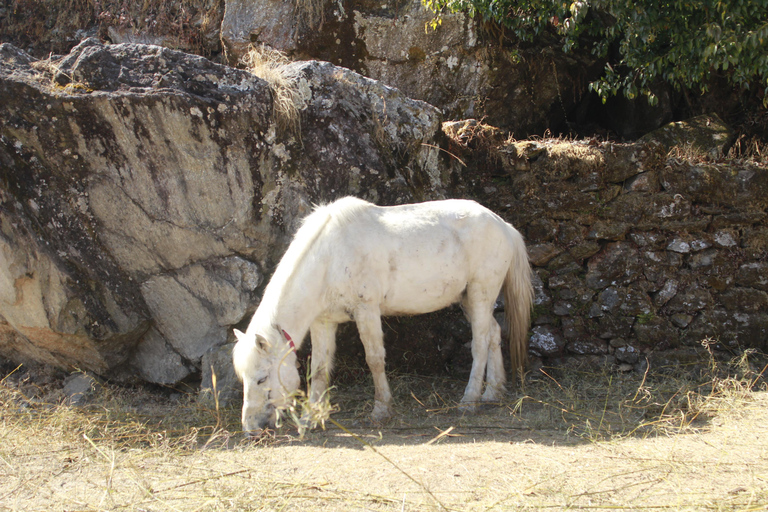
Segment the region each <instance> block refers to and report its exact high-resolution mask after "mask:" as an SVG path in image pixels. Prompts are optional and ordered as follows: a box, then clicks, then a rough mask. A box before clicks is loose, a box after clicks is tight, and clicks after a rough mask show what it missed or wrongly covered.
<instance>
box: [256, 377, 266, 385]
mask: <svg viewBox="0 0 768 512" xmlns="http://www.w3.org/2000/svg"><path fill="white" fill-rule="evenodd" d="M265 382H267V378H266V377H262V378H261V379H259V380H258V382H256V384H257V385H259V386H261V385H262V384H264V383H265Z"/></svg>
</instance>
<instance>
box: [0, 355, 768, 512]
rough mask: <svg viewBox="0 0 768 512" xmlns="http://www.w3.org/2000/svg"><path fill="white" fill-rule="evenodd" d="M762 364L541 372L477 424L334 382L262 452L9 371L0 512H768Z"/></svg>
mask: <svg viewBox="0 0 768 512" xmlns="http://www.w3.org/2000/svg"><path fill="white" fill-rule="evenodd" d="M763 364H764V362H763V361H762V360H760V359H759V358H758V356H757V355H754V354H748V355H747V356H744V357H742V358H741V359H739V360H736V361H733V362H729V363H718V362H716V360H715V359H714V357H709V356H708V354H707V353H706V352H704V353H703V358H702V360H701V361H700V362H699V363H698V364H696V365H691V366H670V367H665V368H651V370H650V371H649V372H647V373H646V374H645V375H639V374H634V373H633V374H618V373H611V372H610V371H605V372H603V371H598V372H596V371H595V370H590V369H589V368H580V367H579V366H578V365H569V366H567V367H562V368H545V369H543V371H540V372H537V373H535V374H533V375H531V376H529V379H528V382H527V385H526V389H525V393H519V394H517V395H511V396H510V397H509V399H508V400H506V401H505V402H503V403H499V404H496V405H494V406H489V407H486V408H484V409H481V410H480V411H479V412H478V413H477V414H473V415H462V414H461V413H460V412H459V411H458V409H457V408H456V403H455V400H456V399H458V398H459V397H460V395H461V392H462V390H463V385H464V381H463V380H461V381H458V380H452V379H448V378H443V377H440V378H437V377H433V378H428V377H419V376H411V375H393V376H392V379H391V383H392V385H393V393H394V394H395V397H396V400H397V411H398V413H399V414H398V416H397V418H396V419H394V420H392V421H391V422H390V423H389V424H388V425H386V426H384V427H375V426H372V425H371V424H370V423H369V422H368V419H367V414H368V412H369V411H370V409H371V402H372V389H371V387H372V386H371V384H370V382H369V378H366V379H363V380H353V379H345V381H344V382H340V383H338V389H336V390H334V392H333V402H334V403H335V404H336V405H337V406H338V408H339V411H338V412H337V413H335V414H334V415H333V416H332V423H328V424H327V429H326V430H315V431H313V432H311V433H309V434H307V436H306V437H305V438H304V439H300V438H298V436H296V435H295V431H294V430H291V428H289V427H287V426H286V427H283V428H282V429H281V430H279V431H278V432H277V433H276V434H275V435H274V436H273V437H271V438H265V439H262V440H261V441H260V442H258V443H250V442H247V441H246V440H245V439H243V437H242V436H241V435H240V434H239V433H238V432H237V429H238V428H239V425H238V416H239V411H237V410H236V409H233V408H228V409H227V408H225V409H221V410H217V409H215V408H212V407H205V406H203V405H202V401H201V402H198V400H197V399H196V396H195V395H193V394H185V393H177V392H173V393H168V392H165V393H158V392H157V391H156V390H155V391H149V390H145V389H126V388H120V387H116V386H111V385H107V386H105V387H104V388H102V389H101V390H99V391H98V392H97V394H96V395H95V396H94V397H93V398H91V400H90V401H89V402H88V404H87V405H86V406H81V407H74V406H67V405H63V404H64V401H63V397H62V396H61V391H60V390H59V387H60V384H58V383H57V382H55V381H54V382H52V383H50V384H48V385H46V386H44V387H36V386H34V385H32V383H31V382H29V381H25V380H24V379H22V378H20V377H19V376H20V372H21V370H19V371H17V372H15V373H13V374H12V375H10V376H9V377H7V378H6V379H4V380H3V382H2V384H0V414H1V419H0V510H184V511H190V510H525V509H541V508H551V509H571V508H592V509H617V508H618V509H637V510H646V509H670V510H764V509H765V507H766V506H768V435H766V434H768V432H767V430H768V393H766V392H765V391H764V390H763V387H764V385H763V383H762V377H761V372H762V370H763Z"/></svg>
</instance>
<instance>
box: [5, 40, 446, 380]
mask: <svg viewBox="0 0 768 512" xmlns="http://www.w3.org/2000/svg"><path fill="white" fill-rule="evenodd" d="M54 64H55V65H52V64H51V63H50V62H49V61H35V60H34V59H32V58H31V57H30V56H29V55H27V54H25V53H24V52H22V51H20V50H18V49H16V48H14V47H13V46H11V45H8V44H3V45H0V123H1V124H0V175H1V176H2V184H1V185H0V201H2V208H1V209H0V226H1V227H2V233H0V316H2V324H0V325H1V326H2V329H0V331H1V332H2V335H0V339H1V341H0V355H2V356H4V357H7V358H13V359H16V360H37V361H43V362H48V363H53V364H56V365H58V366H61V367H68V368H74V367H78V368H82V369H84V370H92V371H94V372H96V373H98V374H101V375H109V376H110V377H123V378H132V377H133V376H138V377H140V378H143V379H144V380H148V381H151V382H157V383H172V382H177V381H179V380H180V379H183V378H184V377H186V376H187V375H188V374H189V373H190V372H196V371H198V370H199V368H200V365H201V360H202V358H203V356H204V355H205V354H207V353H208V352H209V351H210V350H211V349H213V348H215V347H217V346H220V345H223V344H225V343H226V342H227V341H228V338H229V333H230V332H231V326H232V325H234V324H238V323H239V322H242V321H244V319H247V317H248V315H249V314H250V313H251V312H252V311H253V309H254V306H255V304H257V302H258V296H259V292H260V287H261V286H263V285H264V283H265V281H266V280H265V277H267V276H268V274H269V272H270V271H271V269H272V268H273V267H274V265H275V264H276V263H277V261H278V259H279V257H280V256H281V255H282V252H283V251H284V249H285V247H286V244H287V243H288V241H289V240H290V236H291V234H292V233H293V231H294V230H295V228H296V227H297V225H298V222H299V220H300V218H301V217H302V216H303V215H304V214H306V213H308V212H309V211H310V209H311V207H312V204H313V203H319V202H323V201H329V200H332V199H335V198H337V197H340V196H344V195H348V194H354V195H358V196H361V197H365V198H368V199H370V200H374V201H376V202H378V203H382V204H387V203H390V204H391V203H400V202H407V201H411V200H413V199H414V198H415V197H418V198H435V197H442V195H443V188H444V183H443V182H444V179H446V178H447V177H448V176H447V175H446V174H444V173H441V171H440V167H439V166H438V163H439V160H438V155H437V150H436V149H434V148H433V147H432V146H434V144H435V142H436V141H435V137H436V136H437V135H438V134H439V131H440V121H441V119H440V115H439V113H438V111H437V110H436V109H435V108H433V107H431V106H429V105H427V104H425V103H421V102H418V101H413V100H410V99H408V98H406V97H405V96H403V95H402V94H401V93H399V92H398V91H396V90H394V89H391V88H388V87H386V86H384V85H382V84H380V83H378V82H374V81H372V80H369V79H365V78H363V77H361V76H359V75H357V74H355V73H353V72H351V71H349V70H346V69H342V68H337V67H335V66H333V65H331V64H327V63H317V62H307V63H296V64H293V66H294V69H293V72H292V76H293V77H295V84H294V86H295V87H296V90H297V91H299V92H300V94H299V96H298V97H299V98H300V104H298V105H297V106H298V108H299V114H300V132H285V131H283V130H278V129H277V123H276V121H275V118H274V115H273V92H272V89H271V87H270V85H268V84H267V83H266V82H264V81H263V80H261V79H259V78H257V77H255V76H253V75H251V74H249V73H247V72H245V71H242V70H237V69H233V68H230V67H226V66H221V65H218V64H214V63H212V62H210V61H208V60H206V59H204V58H202V57H197V56H192V55H188V54H185V53H182V52H178V51H173V50H169V49H166V48H162V47H158V46H146V45H134V44H120V45H102V44H100V43H99V42H97V41H95V40H86V41H84V42H83V43H81V44H80V45H78V46H77V47H76V48H74V49H73V50H72V52H71V53H70V54H69V55H67V56H65V57H64V58H62V59H61V60H60V61H58V62H56V63H54Z"/></svg>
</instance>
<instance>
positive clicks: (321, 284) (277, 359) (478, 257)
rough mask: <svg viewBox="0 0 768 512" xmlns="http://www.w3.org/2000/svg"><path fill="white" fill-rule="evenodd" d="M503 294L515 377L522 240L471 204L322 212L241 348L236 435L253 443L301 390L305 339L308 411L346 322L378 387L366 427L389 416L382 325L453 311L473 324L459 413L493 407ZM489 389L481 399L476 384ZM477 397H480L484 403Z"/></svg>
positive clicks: (522, 327) (343, 202)
mask: <svg viewBox="0 0 768 512" xmlns="http://www.w3.org/2000/svg"><path fill="white" fill-rule="evenodd" d="M502 288H503V290H504V300H505V304H506V307H505V310H506V318H507V323H508V326H509V348H510V358H511V363H512V369H513V371H517V370H519V369H522V367H523V365H524V364H525V360H526V358H527V341H528V340H527V332H528V326H529V322H530V312H531V305H532V302H533V288H532V286H531V268H530V264H529V263H528V255H527V252H526V248H525V243H524V242H523V237H522V236H521V235H520V233H519V232H518V231H517V230H516V229H515V228H513V227H512V226H511V225H509V224H507V223H506V222H504V221H503V220H502V219H501V218H500V217H499V216H498V215H496V214H494V213H493V212H491V211H490V210H488V209H486V208H484V207H483V206H480V205H479V204H477V203H475V202H474V201H468V200H458V199H451V200H446V201H434V202H427V203H420V204H410V205H403V206H389V207H380V206H376V205H373V204H371V203H368V202H366V201H363V200H361V199H357V198H354V197H346V198H343V199H339V200H338V201H336V202H334V203H331V204H328V205H325V206H321V207H318V208H316V209H315V210H314V212H313V213H312V214H310V215H309V216H308V217H307V218H306V219H305V220H304V222H303V224H302V226H301V228H300V229H299V230H298V232H297V233H296V236H295V237H294V239H293V241H292V242H291V244H290V246H289V247H288V250H287V251H286V253H285V255H284V256H283V259H282V260H281V261H280V264H279V265H278V266H277V269H276V270H275V273H274V275H273V276H272V279H271V280H270V282H269V284H268V285H267V288H266V290H265V291H264V297H263V298H262V300H261V303H260V305H259V307H258V309H257V310H256V313H255V314H254V315H253V319H252V320H251V323H250V324H249V326H248V329H247V330H246V332H245V333H242V332H240V331H238V330H235V335H236V336H237V339H238V342H237V345H236V346H235V349H234V351H233V358H234V366H235V371H236V372H237V375H238V377H239V378H240V379H241V380H242V381H243V388H244V401H243V416H242V421H243V430H244V431H245V432H247V433H249V434H251V435H254V436H258V435H259V434H260V433H261V432H262V430H263V429H265V428H267V427H268V426H272V427H274V425H275V421H276V412H277V410H279V409H280V408H281V407H284V406H285V405H286V402H287V399H288V397H289V396H290V395H291V394H292V393H294V392H295V391H296V390H297V389H298V387H299V385H300V378H299V372H298V370H297V367H296V350H297V349H299V348H300V347H301V344H302V342H303V341H304V338H305V337H306V334H307V331H309V332H310V334H311V337H312V358H311V361H312V362H311V370H310V371H311V374H310V377H311V383H310V392H309V399H310V402H313V401H317V400H319V399H320V398H321V397H322V395H323V393H324V392H325V390H326V389H327V386H328V379H329V374H330V372H331V367H332V364H333V357H334V353H335V350H336V339H335V336H336V328H337V326H338V324H339V323H341V322H348V321H354V322H355V323H356V324H357V329H358V332H359V334H360V340H361V341H362V343H363V346H364V348H365V359H366V362H367V363H368V366H369V368H370V370H371V373H372V374H373V383H374V386H375V396H374V400H375V401H374V407H373V413H372V419H373V420H374V421H377V422H379V421H383V420H385V419H386V418H388V417H389V416H390V415H391V412H392V411H391V403H392V394H391V393H390V389H389V384H388V383H387V378H386V375H385V373H384V343H383V335H382V330H381V316H382V315H413V314H418V313H428V312H431V311H436V310H438V309H442V308H445V307H447V306H449V305H451V304H454V303H456V302H460V303H461V305H462V308H463V310H464V313H465V315H466V316H467V318H468V319H469V321H470V322H471V324H472V357H473V363H472V370H471V373H470V376H469V383H468V384H467V387H466V390H465V391H464V397H463V398H462V400H461V401H462V405H463V406H464V407H466V408H470V409H471V408H472V407H473V405H472V404H474V403H476V402H478V401H480V400H482V401H495V400H498V398H499V397H500V395H501V393H502V392H503V390H504V384H505V381H506V375H505V373H504V364H503V361H502V356H501V345H500V343H501V329H500V327H499V324H498V323H497V322H496V320H495V319H494V317H493V309H494V304H495V303H496V299H497V297H498V295H499V292H500V290H501V289H502ZM484 374H485V376H486V386H485V391H484V392H483V375H484ZM481 393H482V397H481Z"/></svg>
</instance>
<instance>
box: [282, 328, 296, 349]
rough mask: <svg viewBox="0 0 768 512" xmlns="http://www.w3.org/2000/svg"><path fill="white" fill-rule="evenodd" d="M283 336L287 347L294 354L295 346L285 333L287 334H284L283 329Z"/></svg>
mask: <svg viewBox="0 0 768 512" xmlns="http://www.w3.org/2000/svg"><path fill="white" fill-rule="evenodd" d="M283 336H284V337H285V340H286V341H287V342H288V346H289V347H291V350H293V351H294V352H296V345H295V344H294V343H293V340H292V339H291V337H290V336H289V335H288V333H287V332H285V329H283Z"/></svg>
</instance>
